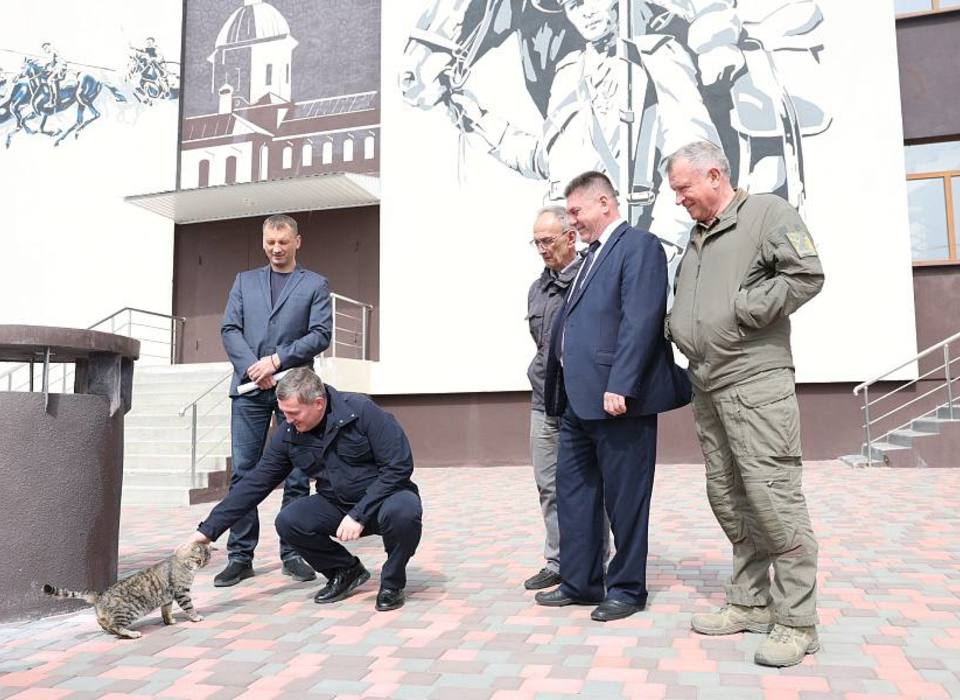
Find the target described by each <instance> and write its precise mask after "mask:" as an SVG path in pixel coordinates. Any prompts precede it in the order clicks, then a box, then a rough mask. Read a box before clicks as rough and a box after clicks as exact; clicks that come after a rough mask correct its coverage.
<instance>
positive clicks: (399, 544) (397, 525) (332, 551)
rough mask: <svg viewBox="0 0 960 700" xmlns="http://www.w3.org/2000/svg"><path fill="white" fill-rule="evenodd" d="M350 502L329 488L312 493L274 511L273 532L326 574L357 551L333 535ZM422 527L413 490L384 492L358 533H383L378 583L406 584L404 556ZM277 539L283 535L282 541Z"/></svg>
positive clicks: (410, 551)
mask: <svg viewBox="0 0 960 700" xmlns="http://www.w3.org/2000/svg"><path fill="white" fill-rule="evenodd" d="M350 508H351V506H349V505H347V504H344V503H340V502H338V501H337V500H336V498H335V497H334V496H333V494H330V493H326V494H324V493H315V494H314V495H312V496H310V497H309V498H304V499H303V500H300V501H297V502H296V503H294V504H292V505H291V506H290V507H289V508H286V509H284V510H282V511H280V513H279V514H278V515H277V532H278V533H279V535H280V537H282V538H283V540H286V541H288V542H290V543H291V544H292V545H293V546H294V547H295V548H296V550H297V552H298V553H299V554H300V556H302V557H303V558H304V559H306V560H307V563H309V564H310V566H312V567H313V568H314V569H316V570H317V571H319V572H320V573H322V574H323V575H324V576H326V577H327V578H328V579H329V578H330V577H331V576H333V574H334V573H335V571H336V570H337V569H341V568H344V567H347V566H351V565H352V564H353V563H354V561H355V559H356V558H355V557H354V556H353V555H352V554H350V551H349V550H348V549H347V548H346V547H344V546H343V545H342V544H340V543H339V542H338V541H336V540H334V539H333V536H334V535H336V534H337V528H338V527H340V523H341V522H342V521H343V516H345V515H346V514H347V513H348V512H349V511H350ZM422 531H423V506H422V504H421V503H420V497H419V496H418V495H417V494H415V493H414V492H413V491H397V492H396V493H394V494H391V495H390V496H387V497H386V498H385V499H384V500H383V503H381V504H380V507H379V508H377V510H376V512H375V513H374V514H373V516H372V517H371V519H370V522H367V523H365V524H364V527H363V533H362V534H361V537H366V536H367V535H382V536H383V548H384V549H385V550H386V552H387V560H386V561H385V562H384V564H383V569H381V571H380V587H381V588H391V589H394V590H397V589H400V588H404V587H406V585H407V562H408V561H410V557H412V556H413V555H414V553H416V551H417V545H418V544H420V534H421V532H422ZM283 540H281V541H283Z"/></svg>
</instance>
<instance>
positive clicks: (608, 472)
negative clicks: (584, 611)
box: [557, 406, 657, 605]
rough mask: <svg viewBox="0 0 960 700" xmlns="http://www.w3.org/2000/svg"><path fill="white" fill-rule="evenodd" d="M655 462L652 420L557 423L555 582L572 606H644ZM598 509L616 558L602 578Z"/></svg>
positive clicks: (567, 418)
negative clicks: (560, 581)
mask: <svg viewBox="0 0 960 700" xmlns="http://www.w3.org/2000/svg"><path fill="white" fill-rule="evenodd" d="M656 454H657V416H656V415H653V416H641V417H639V418H624V417H620V418H611V419H609V420H581V419H580V418H578V417H577V416H576V414H574V413H573V411H572V410H571V408H570V407H569V406H567V409H566V411H565V412H564V414H563V416H562V418H561V419H560V446H559V455H558V457H557V514H558V516H559V522H560V576H561V577H562V578H563V584H562V586H561V587H562V589H563V591H564V592H565V593H566V594H567V595H569V596H572V597H574V598H577V599H579V600H584V601H590V602H599V601H601V600H603V599H604V598H609V599H612V600H619V601H622V602H625V603H632V604H634V605H646V602H647V581H646V579H647V531H648V522H649V519H650V496H651V492H652V491H653V476H654V464H655V461H656ZM604 505H606V512H607V516H608V517H609V518H610V528H611V529H612V530H613V539H614V546H615V547H616V554H615V555H614V557H613V559H611V560H610V565H609V566H608V568H607V575H606V581H604V574H603V558H604V556H605V554H606V552H605V548H604V534H605V532H604V531H605V528H606V524H605V522H604V519H603V509H604Z"/></svg>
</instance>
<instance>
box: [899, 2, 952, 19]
mask: <svg viewBox="0 0 960 700" xmlns="http://www.w3.org/2000/svg"><path fill="white" fill-rule="evenodd" d="M894 7H895V8H896V13H897V16H900V15H917V14H921V13H924V12H941V11H943V10H955V9H960V0H894Z"/></svg>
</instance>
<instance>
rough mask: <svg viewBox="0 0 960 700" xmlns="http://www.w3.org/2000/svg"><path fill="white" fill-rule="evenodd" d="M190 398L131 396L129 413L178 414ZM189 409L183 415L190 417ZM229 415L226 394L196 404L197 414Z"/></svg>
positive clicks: (170, 395) (167, 395)
mask: <svg viewBox="0 0 960 700" xmlns="http://www.w3.org/2000/svg"><path fill="white" fill-rule="evenodd" d="M190 400H191V397H190V396H189V395H187V394H184V395H183V396H178V395H177V394H146V395H141V396H137V394H136V393H134V394H133V406H132V408H131V411H130V412H131V413H134V412H136V413H137V414H141V413H174V414H176V413H178V412H179V411H180V409H181V408H184V407H186V406H187V404H189V403H190ZM190 412H191V411H190V409H187V411H186V412H185V413H184V415H186V416H189V415H190ZM208 412H211V413H220V414H224V413H225V414H229V413H230V399H229V398H228V397H227V394H226V392H224V393H223V395H222V396H207V397H205V398H204V399H202V400H201V401H200V403H198V404H197V413H198V414H201V413H208Z"/></svg>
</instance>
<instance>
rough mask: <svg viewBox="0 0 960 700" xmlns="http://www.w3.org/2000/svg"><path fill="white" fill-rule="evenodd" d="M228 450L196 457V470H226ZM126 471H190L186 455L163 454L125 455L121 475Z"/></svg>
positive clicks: (188, 458) (188, 457)
mask: <svg viewBox="0 0 960 700" xmlns="http://www.w3.org/2000/svg"><path fill="white" fill-rule="evenodd" d="M229 452H230V450H229V449H228V450H227V453H226V454H220V455H209V456H207V457H202V458H201V457H200V456H199V455H198V457H197V459H198V462H197V468H198V469H202V470H203V471H218V470H220V469H226V468H227V460H228V459H229V457H230V455H229ZM128 469H134V470H137V469H142V470H152V469H160V470H164V469H170V470H174V471H176V470H189V469H190V455H189V454H186V455H183V456H178V455H164V454H160V455H158V454H149V455H139V454H132V455H125V456H124V458H123V473H124V474H126V473H127V470H128Z"/></svg>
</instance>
